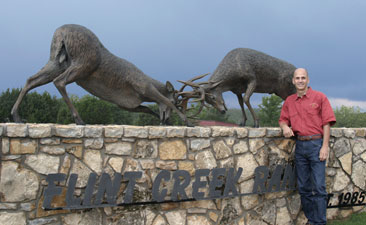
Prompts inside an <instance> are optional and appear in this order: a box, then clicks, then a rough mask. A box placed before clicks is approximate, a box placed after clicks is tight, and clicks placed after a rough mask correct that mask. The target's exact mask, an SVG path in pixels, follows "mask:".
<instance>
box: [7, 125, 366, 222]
mask: <svg viewBox="0 0 366 225" xmlns="http://www.w3.org/2000/svg"><path fill="white" fill-rule="evenodd" d="M365 136H366V129H365V128H362V129H346V128H344V129H331V144H330V147H331V151H330V157H329V160H328V161H327V171H326V172H327V191H328V193H331V194H333V197H332V198H330V201H329V206H330V205H333V206H336V205H339V201H343V203H344V204H351V203H356V204H357V203H362V204H363V203H365V201H364V200H365V197H363V198H362V196H364V195H365V193H364V192H363V191H364V190H365V187H366V138H365ZM0 137H1V138H0V143H1V145H0V146H1V151H0V153H1V177H0V224H3V225H5V224H17V225H22V224H31V225H41V224H67V225H71V224H72V225H75V224H80V225H81V224H88V225H93V224H95V225H99V224H147V225H158V224H169V225H178V224H182V225H186V224H187V225H206V224H233V225H239V224H240V225H243V224H246V225H249V224H263V225H266V224H279V225H285V224H305V222H306V219H305V217H304V214H303V212H302V211H301V208H300V198H299V195H298V193H297V192H296V191H283V192H273V193H264V194H252V195H246V196H242V197H233V198H226V199H215V200H201V201H187V202H171V203H162V204H150V205H138V206H136V205H131V206H122V207H103V208H93V209H78V210H65V209H61V210H50V211H45V210H43V209H42V204H43V200H44V191H45V189H46V188H47V185H48V182H47V181H46V177H47V175H48V174H52V173H64V174H66V175H67V178H66V180H65V181H62V182H60V183H59V184H58V185H59V186H61V187H67V185H68V179H69V175H70V174H73V173H74V174H78V179H77V182H76V185H75V192H74V195H75V196H76V197H77V196H79V197H82V196H83V194H84V192H85V187H86V184H87V182H88V178H89V175H90V173H97V174H98V175H101V174H102V173H108V174H110V176H111V177H113V175H114V173H116V172H117V173H121V174H123V173H125V172H128V171H142V177H141V178H139V179H138V180H137V181H136V187H135V189H134V190H135V191H134V194H133V201H134V202H144V201H145V202H146V201H151V189H152V182H153V180H154V179H155V178H156V176H157V174H158V173H159V172H160V171H162V170H168V171H176V170H186V171H188V172H189V173H190V175H191V176H192V178H193V177H194V173H195V171H196V170H197V169H213V168H236V169H238V168H240V167H241V168H243V173H242V174H241V177H240V179H239V183H238V184H237V189H238V190H239V191H240V193H251V192H252V190H253V184H254V172H255V169H256V168H257V167H258V166H263V165H265V166H267V167H268V168H269V169H270V170H273V169H274V168H275V167H276V166H277V165H285V164H287V163H288V162H291V161H292V160H293V154H294V151H293V149H294V141H293V140H291V139H285V138H283V137H282V135H281V131H280V129H279V128H227V127H193V128H189V127H152V126H151V127H136V126H76V125H55V124H11V123H8V124H0ZM162 186H163V187H164V188H166V189H167V190H168V193H169V192H171V190H172V187H171V186H172V185H171V183H169V182H166V183H163V184H162ZM125 187H126V182H124V181H122V185H121V190H120V192H119V193H118V202H121V201H120V200H121V198H122V197H121V196H122V194H123V193H122V192H123V190H124V189H125ZM207 189H208V188H206V189H205V188H203V189H201V190H203V191H205V192H206V193H207V192H208V190H207ZM186 191H187V193H191V192H192V185H191V184H190V186H188V187H187V188H186ZM95 192H96V191H94V194H95ZM347 193H350V194H347ZM355 193H357V196H356V197H355V195H356V194H355ZM362 193H363V194H362ZM348 195H349V196H348ZM65 196H66V188H63V189H62V193H61V194H60V195H58V196H55V197H54V198H53V201H52V206H53V207H62V206H65ZM340 196H341V197H340ZM362 204H360V206H353V207H350V206H348V207H341V208H339V207H336V208H329V209H328V215H327V217H328V219H335V218H344V217H347V216H349V215H350V214H352V213H354V212H359V211H365V207H364V205H362Z"/></svg>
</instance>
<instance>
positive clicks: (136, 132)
mask: <svg viewBox="0 0 366 225" xmlns="http://www.w3.org/2000/svg"><path fill="white" fill-rule="evenodd" d="M124 136H125V137H136V138H147V137H148V128H147V127H138V126H128V127H125V134H124Z"/></svg>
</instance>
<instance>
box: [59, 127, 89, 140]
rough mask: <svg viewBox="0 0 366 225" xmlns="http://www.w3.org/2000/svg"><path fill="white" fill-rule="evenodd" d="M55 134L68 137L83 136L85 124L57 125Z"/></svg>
mask: <svg viewBox="0 0 366 225" xmlns="http://www.w3.org/2000/svg"><path fill="white" fill-rule="evenodd" d="M55 135H56V136H58V137H66V138H81V137H83V135H84V126H69V125H55Z"/></svg>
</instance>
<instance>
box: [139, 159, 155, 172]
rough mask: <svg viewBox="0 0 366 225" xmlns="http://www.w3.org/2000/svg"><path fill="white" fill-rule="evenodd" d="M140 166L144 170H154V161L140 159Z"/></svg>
mask: <svg viewBox="0 0 366 225" xmlns="http://www.w3.org/2000/svg"><path fill="white" fill-rule="evenodd" d="M140 165H141V168H142V169H144V170H151V169H154V168H155V164H154V160H152V159H140Z"/></svg>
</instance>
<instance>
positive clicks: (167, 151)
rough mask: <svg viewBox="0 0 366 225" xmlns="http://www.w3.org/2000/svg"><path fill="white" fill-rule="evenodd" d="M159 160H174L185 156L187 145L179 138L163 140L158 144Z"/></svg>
mask: <svg viewBox="0 0 366 225" xmlns="http://www.w3.org/2000/svg"><path fill="white" fill-rule="evenodd" d="M159 156H160V159H161V160H174V159H185V158H187V147H186V145H185V144H184V143H183V141H181V140H174V141H165V142H162V143H161V144H160V146H159Z"/></svg>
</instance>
